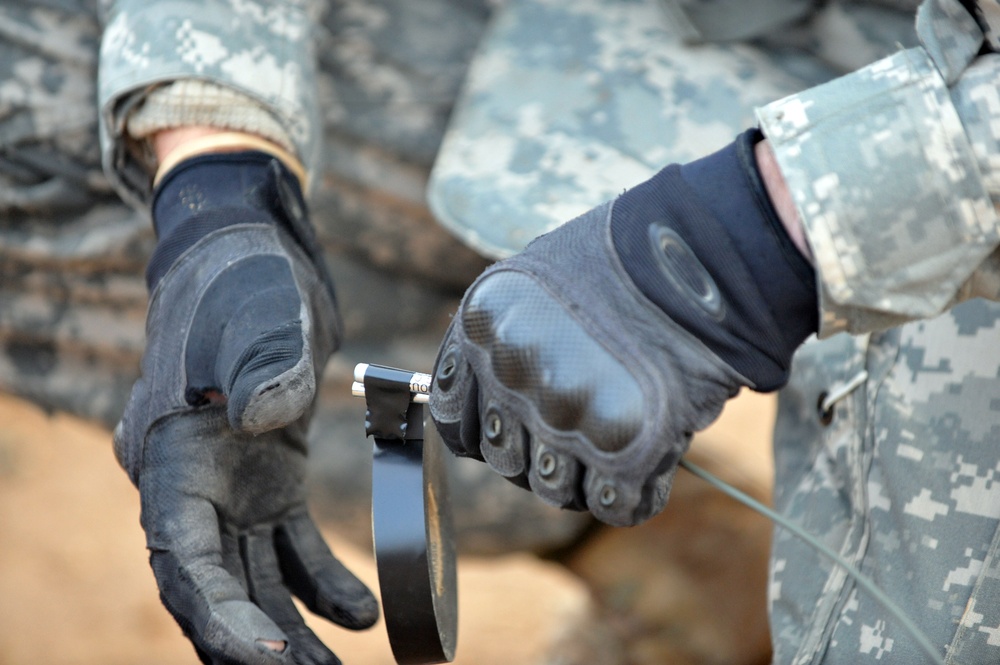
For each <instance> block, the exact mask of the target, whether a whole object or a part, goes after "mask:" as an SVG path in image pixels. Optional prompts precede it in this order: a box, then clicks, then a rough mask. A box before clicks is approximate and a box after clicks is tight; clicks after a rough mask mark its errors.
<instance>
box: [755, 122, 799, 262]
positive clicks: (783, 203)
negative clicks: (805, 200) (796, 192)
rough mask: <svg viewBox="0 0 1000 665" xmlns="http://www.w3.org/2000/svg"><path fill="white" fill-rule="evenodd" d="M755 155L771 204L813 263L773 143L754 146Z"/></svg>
mask: <svg viewBox="0 0 1000 665" xmlns="http://www.w3.org/2000/svg"><path fill="white" fill-rule="evenodd" d="M754 157H755V158H756V159H757V169H758V170H759V171H760V177H761V180H763V181H764V188H765V189H766V190H767V195H768V196H769V197H770V199H771V205H773V206H774V209H775V211H776V212H777V213H778V219H780V220H781V224H782V225H783V226H784V227H785V231H786V232H787V233H788V237H789V238H791V239H792V242H793V243H795V246H796V247H798V249H799V251H800V252H802V255H803V256H804V257H806V258H807V259H808V260H809V262H810V263H811V262H812V260H813V255H812V250H811V249H810V248H809V242H808V241H807V240H806V233H805V228H804V227H803V226H802V219H801V218H800V217H799V211H798V210H797V209H796V207H795V203H794V202H793V201H792V194H791V192H790V191H788V184H787V183H786V182H785V178H784V176H783V175H781V169H780V168H778V160H777V159H775V157H774V151H773V150H772V149H771V144H770V143H769V142H768V141H767V140H766V139H765V140H763V141H761V142H759V143H757V144H756V145H755V146H754Z"/></svg>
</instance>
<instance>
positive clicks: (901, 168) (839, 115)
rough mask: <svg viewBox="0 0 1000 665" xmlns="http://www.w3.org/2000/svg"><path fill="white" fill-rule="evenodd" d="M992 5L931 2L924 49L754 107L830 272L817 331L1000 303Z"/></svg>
mask: <svg viewBox="0 0 1000 665" xmlns="http://www.w3.org/2000/svg"><path fill="white" fill-rule="evenodd" d="M996 2H997V0H989V3H987V2H985V0H984V2H982V3H981V4H982V6H983V7H984V8H986V7H987V6H989V7H990V11H988V12H987V11H981V12H977V15H976V16H975V17H974V16H972V15H970V14H969V12H967V11H966V10H965V9H964V8H963V6H962V4H961V3H960V2H959V1H958V0H928V1H925V2H924V3H923V4H922V5H921V7H920V9H919V10H918V13H917V32H918V36H919V38H920V41H921V44H922V45H921V46H920V47H917V48H913V49H907V50H904V51H900V52H898V53H896V54H894V55H892V56H889V57H887V58H885V59H883V60H880V61H878V62H875V63H873V64H872V65H869V66H868V67H865V68H863V69H860V70H858V71H856V72H854V73H852V74H849V75H847V76H844V77H841V78H839V79H835V80H833V81H831V82H829V83H827V84H824V85H821V86H817V87H815V88H812V89H809V90H806V91H804V92H802V93H799V94H796V95H792V96H790V97H786V98H785V99H782V100H779V101H777V102H775V103H773V104H770V105H768V106H765V107H763V108H761V109H758V119H759V121H760V123H761V128H762V130H763V131H764V133H765V135H766V136H767V137H768V139H769V140H770V141H771V143H772V146H773V148H774V151H775V155H776V156H777V159H778V163H779V165H780V167H781V170H782V173H783V175H784V176H785V179H786V181H787V183H788V186H789V188H790V190H791V192H792V196H793V198H794V199H795V203H796V206H797V208H798V211H799V214H800V216H801V218H802V220H803V222H804V226H805V229H806V235H807V237H808V239H809V243H810V246H811V249H812V251H813V254H814V257H815V261H816V265H817V269H818V271H819V274H820V276H821V280H820V281H821V287H820V290H821V292H820V306H821V310H822V318H821V324H820V334H821V336H829V335H832V334H833V333H836V332H840V331H845V330H846V331H850V332H854V333H861V332H868V331H872V330H878V329H884V328H888V327H891V326H894V325H897V324H899V323H902V322H904V321H907V320H912V319H921V318H928V317H931V316H934V315H936V314H938V313H940V312H941V311H943V310H944V309H946V308H948V307H950V306H951V305H953V304H954V303H956V302H958V301H960V300H965V299H968V298H971V297H974V296H985V297H989V298H992V299H998V298H1000V289H997V288H996V284H997V283H998V279H997V275H1000V271H998V270H997V261H998V256H997V255H996V254H994V251H995V250H996V248H997V246H998V244H1000V218H998V215H997V211H996V209H995V206H994V201H993V200H991V196H990V193H991V192H992V194H993V199H995V200H997V201H1000V188H998V187H997V186H996V184H997V183H995V182H993V180H995V179H996V178H997V177H998V176H1000V169H998V168H997V166H996V165H994V166H992V167H991V163H995V162H997V160H998V159H1000V136H998V135H997V134H998V131H997V129H996V126H995V125H996V118H997V116H998V113H1000V97H998V94H997V80H998V74H1000V66H998V63H997V61H998V60H1000V56H998V55H995V54H988V55H980V54H981V53H982V52H983V50H982V47H983V44H984V42H985V41H986V40H988V39H990V34H991V30H990V28H989V26H990V21H991V20H992V21H994V22H995V21H996V18H997V12H996ZM991 16H992V19H991V18H990V17H991ZM993 34H994V35H995V34H996V32H995V30H993ZM991 120H992V123H993V125H994V126H993V127H991V126H990V124H991V123H990V121H991Z"/></svg>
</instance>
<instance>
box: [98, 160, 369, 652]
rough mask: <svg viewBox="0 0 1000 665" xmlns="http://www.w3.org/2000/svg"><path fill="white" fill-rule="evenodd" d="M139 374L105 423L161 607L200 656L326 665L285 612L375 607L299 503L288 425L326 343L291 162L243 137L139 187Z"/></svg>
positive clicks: (303, 405)
mask: <svg viewBox="0 0 1000 665" xmlns="http://www.w3.org/2000/svg"><path fill="white" fill-rule="evenodd" d="M153 219H154V223H155V225H156V229H157V233H158V238H159V241H158V244H157V247H156V250H155V252H154V255H153V257H152V259H151V261H150V265H149V269H148V270H147V281H148V283H149V287H150V291H151V296H150V304H149V311H148V316H147V322H146V334H147V347H146V352H145V354H144V357H143V361H142V377H141V378H140V379H139V380H138V381H137V382H136V384H135V386H134V388H133V390H132V394H131V397H130V399H129V402H128V405H127V407H126V410H125V413H124V416H123V417H122V420H121V422H120V423H119V425H118V427H117V428H116V430H115V436H114V443H115V453H116V455H117V457H118V460H119V462H120V463H121V464H122V466H123V467H124V468H125V470H126V471H127V472H128V473H129V476H130V477H131V479H132V482H133V483H135V484H136V486H137V487H138V488H139V493H140V497H141V505H142V515H141V521H142V526H143V528H144V529H145V531H146V542H147V547H148V548H149V551H150V564H151V566H152V568H153V572H154V574H155V577H156V581H157V584H158V585H159V588H160V595H161V599H162V600H163V603H164V605H166V607H167V609H168V610H169V611H170V613H171V614H172V615H173V616H174V618H175V619H176V620H177V622H178V623H179V624H180V626H181V628H182V629H183V631H184V633H185V635H187V637H188V638H189V639H190V640H191V641H192V642H193V643H194V646H195V649H196V650H197V652H198V655H199V657H200V658H201V659H202V661H203V662H205V663H261V664H263V663H297V664H300V665H303V664H306V663H308V664H318V663H339V662H340V661H339V660H337V658H336V656H335V655H334V654H333V653H332V652H331V651H330V650H329V649H327V648H326V647H325V646H324V645H323V644H322V642H320V640H319V639H318V638H317V637H316V636H315V635H314V634H313V633H312V631H310V630H309V629H308V628H307V627H306V626H305V624H304V623H303V620H302V617H301V616H300V615H299V613H298V611H297V610H296V608H295V607H294V605H293V603H292V599H291V594H295V595H296V596H297V597H298V598H300V599H301V600H302V601H303V602H304V603H305V605H306V606H307V607H308V608H309V609H310V610H311V611H312V612H314V613H316V614H319V615H321V616H323V617H326V618H328V619H330V620H331V621H334V622H336V623H338V624H340V625H342V626H345V627H347V628H352V629H359V628H366V627H368V626H370V625H372V624H373V623H374V622H375V621H376V620H377V618H378V605H377V602H376V600H375V598H374V597H373V596H372V594H371V592H370V591H369V590H368V589H367V588H366V587H365V586H364V584H362V583H361V582H360V581H359V580H358V579H357V578H356V577H354V575H352V574H351V573H350V572H349V571H348V570H347V569H346V568H344V567H343V565H341V564H340V562H338V561H337V560H336V559H335V558H334V557H333V555H332V554H331V553H330V550H329V549H328V548H327V546H326V544H325V543H324V541H323V539H322V536H321V535H320V533H319V531H318V530H317V528H316V526H315V524H314V523H313V521H312V519H311V518H310V516H309V514H308V512H307V509H306V496H305V486H304V480H305V465H306V430H307V427H308V424H309V419H310V417H311V414H312V405H313V398H314V396H315V390H316V385H317V382H318V381H319V378H320V375H321V372H322V369H323V366H324V365H325V363H326V360H327V358H328V357H329V355H330V354H331V353H332V352H333V350H334V348H335V347H336V345H337V343H338V341H339V335H340V324H339V321H338V318H337V314H336V303H335V300H334V294H333V290H332V283H331V281H330V278H329V276H328V274H327V273H326V269H325V266H324V264H323V260H322V258H321V255H320V252H319V249H318V245H317V244H316V241H315V239H314V237H313V235H312V230H311V227H310V226H309V224H308V221H307V219H306V216H305V207H304V203H303V201H302V196H301V193H300V191H299V188H298V183H297V181H296V180H295V179H294V177H293V176H291V174H290V173H289V172H288V171H287V170H286V169H285V168H284V167H282V166H281V165H280V164H279V162H278V161H277V160H274V159H272V158H271V157H270V156H268V155H266V154H264V153H259V152H241V153H230V154H220V155H211V156H201V157H195V158H192V159H189V160H187V161H185V162H183V163H181V164H180V165H178V166H177V167H175V168H174V169H172V170H171V171H170V173H169V174H168V175H167V176H166V178H165V179H164V180H163V182H162V183H160V185H159V186H158V188H157V191H156V192H155V197H154V202H153Z"/></svg>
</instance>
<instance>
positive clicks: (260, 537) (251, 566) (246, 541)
mask: <svg viewBox="0 0 1000 665" xmlns="http://www.w3.org/2000/svg"><path fill="white" fill-rule="evenodd" d="M240 545H241V547H240V551H241V553H242V556H243V564H244V566H245V568H246V576H247V577H246V579H247V591H248V593H249V596H250V599H251V600H253V602H254V603H256V604H257V606H258V607H260V609H261V610H263V611H264V612H265V613H266V614H267V616H269V617H270V618H271V619H273V620H274V622H275V623H276V624H277V625H278V626H279V627H280V628H281V629H282V631H284V633H285V634H286V635H287V636H288V646H287V648H286V650H285V655H286V656H287V657H288V658H289V660H290V661H291V662H294V663H296V665H340V660H339V659H338V658H337V656H336V655H334V653H333V652H332V651H330V649H328V648H327V647H326V645H324V644H323V642H321V641H320V639H319V638H318V637H316V634H315V633H313V631H312V630H310V629H309V627H308V626H306V624H305V621H304V620H303V619H302V615H301V614H299V611H298V610H297V609H296V607H295V604H294V603H293V602H292V596H291V593H290V592H289V590H288V588H287V587H286V586H285V584H284V581H283V578H282V573H281V569H280V566H279V563H278V555H277V553H276V551H275V543H274V532H273V531H272V529H271V528H270V527H267V526H263V527H258V528H255V529H253V530H251V531H250V532H248V533H245V534H243V535H242V536H241V538H240Z"/></svg>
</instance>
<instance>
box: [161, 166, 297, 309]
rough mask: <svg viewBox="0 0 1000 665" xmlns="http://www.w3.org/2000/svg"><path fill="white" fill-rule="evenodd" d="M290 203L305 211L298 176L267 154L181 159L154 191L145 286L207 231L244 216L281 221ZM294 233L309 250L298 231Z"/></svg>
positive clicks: (225, 225)
mask: <svg viewBox="0 0 1000 665" xmlns="http://www.w3.org/2000/svg"><path fill="white" fill-rule="evenodd" d="M286 199H290V200H286ZM291 206H297V208H298V209H299V210H304V209H305V201H304V200H303V197H302V190H301V189H300V187H299V184H298V180H297V178H296V177H295V176H294V174H293V173H292V172H291V171H289V170H288V168H287V167H286V166H285V165H284V164H282V163H281V161H280V160H277V159H275V158H274V157H273V156H272V155H270V154H268V153H265V152H261V151H257V150H248V151H241V152H226V153H212V154H204V155H198V156H195V157H191V158H189V159H187V160H185V161H183V162H181V163H180V164H178V165H177V166H176V167H174V168H173V169H172V170H171V171H170V172H169V173H168V174H167V175H166V176H165V177H164V178H163V180H162V181H161V182H160V183H159V185H158V186H157V188H156V190H155V191H154V193H153V203H152V215H153V227H154V229H155V230H156V235H157V238H158V242H157V245H156V249H155V250H154V252H153V255H152V257H151V258H150V261H149V265H148V267H147V269H146V285H147V286H148V287H149V290H150V291H152V290H153V289H154V288H156V285H157V283H158V282H159V281H160V279H161V278H162V277H163V275H164V274H166V272H167V270H169V269H170V266H172V265H173V264H174V262H175V261H176V260H177V258H178V257H179V256H180V255H181V254H183V253H184V252H185V251H187V250H188V249H190V248H191V247H192V246H194V244H195V243H197V242H198V241H199V240H201V239H202V238H204V237H205V236H207V235H208V234H209V233H212V232H213V231H217V230H219V229H222V228H225V227H227V226H232V225H234V224H240V223H246V222H247V221H249V220H248V217H252V218H253V220H254V221H263V222H265V223H266V222H271V223H275V224H279V223H280V222H281V221H283V220H285V219H286V218H288V217H289V216H290V215H289V211H288V210H287V209H288V208H289V207H291ZM261 213H265V214H261ZM267 213H269V214H267ZM286 230H291V229H286ZM292 235H293V237H295V238H296V240H298V241H299V244H300V245H302V246H303V249H307V248H306V246H305V243H304V242H302V240H301V239H300V238H299V237H298V235H299V234H296V233H293V234H292Z"/></svg>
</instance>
